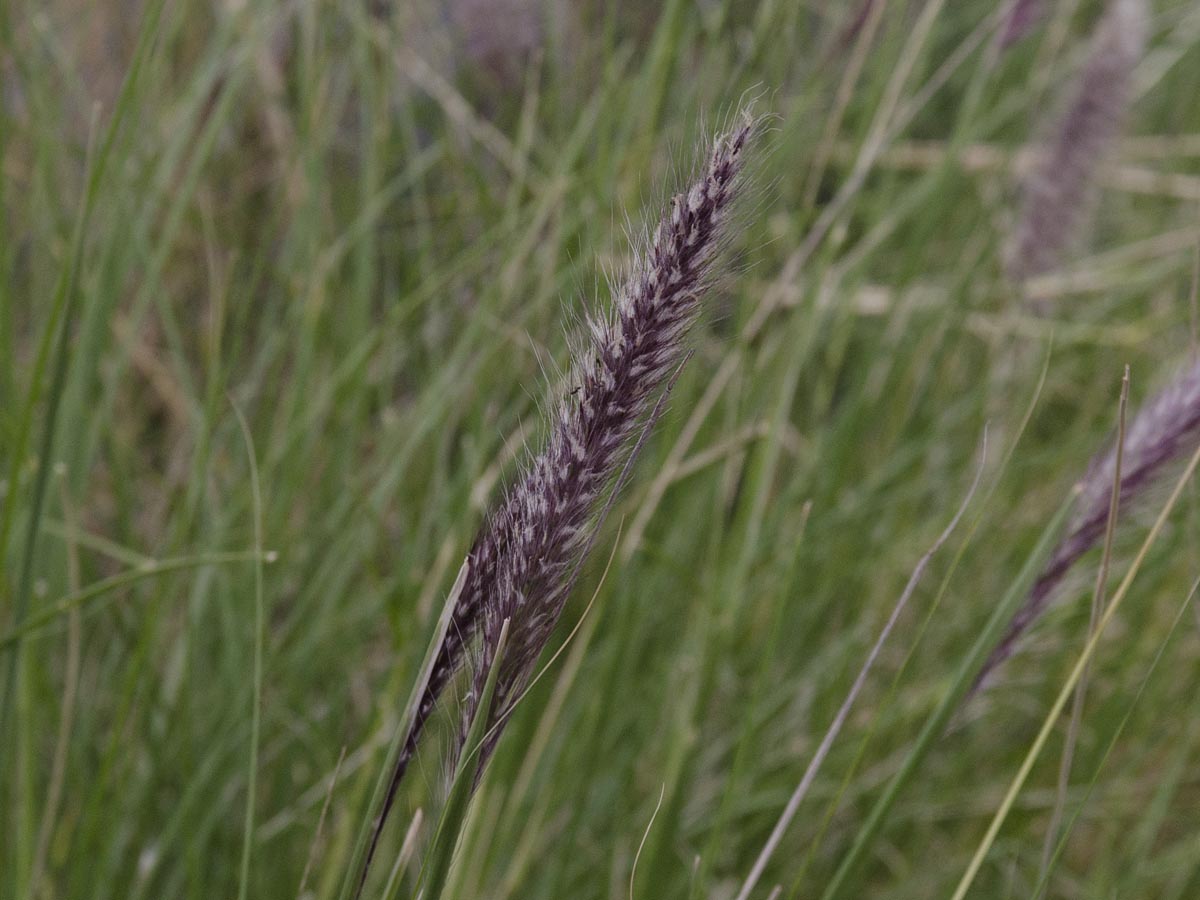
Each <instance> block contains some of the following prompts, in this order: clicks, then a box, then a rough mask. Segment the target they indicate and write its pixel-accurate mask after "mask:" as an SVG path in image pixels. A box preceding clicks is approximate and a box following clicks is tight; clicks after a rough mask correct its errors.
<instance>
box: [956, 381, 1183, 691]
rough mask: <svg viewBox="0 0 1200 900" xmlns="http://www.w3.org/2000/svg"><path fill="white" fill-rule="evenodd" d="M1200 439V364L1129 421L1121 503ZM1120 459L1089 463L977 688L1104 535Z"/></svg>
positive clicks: (1110, 455)
mask: <svg viewBox="0 0 1200 900" xmlns="http://www.w3.org/2000/svg"><path fill="white" fill-rule="evenodd" d="M1197 441H1200V363H1197V364H1194V365H1193V366H1192V367H1191V368H1190V369H1188V370H1187V371H1185V372H1184V373H1183V374H1182V375H1181V376H1179V377H1178V378H1176V379H1175V381H1173V382H1171V384H1169V385H1168V386H1167V387H1166V388H1164V389H1163V390H1162V391H1161V392H1160V393H1159V394H1158V395H1157V396H1155V397H1154V398H1153V399H1151V400H1149V401H1148V402H1147V403H1146V404H1145V405H1144V406H1143V407H1142V409H1141V411H1140V412H1139V413H1138V414H1137V416H1136V417H1135V418H1134V420H1133V422H1132V423H1130V426H1129V430H1128V432H1127V433H1126V435H1125V448H1124V458H1123V462H1122V467H1121V495H1120V498H1119V499H1120V503H1121V505H1122V506H1123V505H1125V504H1126V503H1127V502H1129V501H1131V500H1136V499H1137V498H1138V497H1139V496H1141V495H1142V494H1143V493H1144V492H1145V491H1146V489H1147V488H1148V487H1150V486H1151V485H1152V484H1153V483H1154V482H1155V480H1156V478H1157V477H1158V476H1159V475H1160V474H1162V472H1163V471H1164V470H1165V469H1166V468H1167V467H1168V466H1169V465H1170V464H1171V463H1172V462H1175V461H1177V460H1179V459H1180V458H1181V457H1183V456H1184V455H1185V454H1187V453H1188V452H1190V451H1192V450H1194V449H1195V447H1196V443H1197ZM1116 459H1117V448H1116V447H1115V446H1114V447H1112V448H1110V449H1109V450H1108V451H1107V452H1106V453H1104V454H1103V455H1101V456H1098V457H1097V458H1096V459H1094V460H1093V461H1092V464H1091V466H1089V467H1088V471H1087V473H1086V474H1085V475H1084V477H1083V480H1082V482H1081V483H1080V493H1079V499H1078V501H1077V507H1076V511H1075V513H1074V515H1073V516H1072V519H1071V524H1070V526H1069V527H1068V529H1067V534H1066V537H1064V538H1063V539H1062V540H1061V541H1060V542H1059V544H1058V546H1057V547H1055V549H1054V552H1053V553H1052V554H1051V556H1050V560H1049V562H1048V563H1046V566H1045V568H1044V569H1043V570H1042V573H1041V574H1040V575H1039V576H1038V579H1037V581H1035V582H1034V583H1033V587H1032V588H1031V589H1030V591H1029V596H1028V598H1026V600H1025V603H1024V605H1022V607H1021V608H1020V610H1018V611H1017V614H1016V615H1015V616H1014V617H1013V620H1012V622H1011V623H1010V625H1009V627H1008V631H1007V632H1005V635H1004V638H1003V639H1002V640H1001V641H1000V643H999V644H998V645H997V646H996V649H995V650H993V651H992V655H991V656H989V657H988V660H987V662H986V663H985V664H984V667H983V670H982V671H981V672H980V674H979V676H978V677H977V678H976V680H975V688H974V689H973V690H977V689H978V688H979V686H980V685H982V684H983V682H984V681H985V680H986V679H987V678H988V676H990V675H991V673H992V672H994V671H995V670H996V668H997V667H998V666H1000V665H1001V664H1002V663H1003V662H1004V661H1005V660H1007V659H1008V658H1009V657H1010V656H1012V655H1013V653H1014V652H1015V650H1016V648H1017V644H1018V642H1019V641H1020V639H1021V637H1022V636H1023V635H1024V634H1025V632H1026V631H1027V630H1028V628H1029V626H1030V625H1031V624H1032V623H1033V621H1034V620H1035V619H1036V618H1037V617H1038V616H1040V615H1041V614H1042V612H1043V611H1044V610H1045V609H1046V607H1047V606H1048V605H1049V604H1050V601H1051V600H1052V599H1053V598H1054V594H1055V591H1056V589H1057V588H1058V586H1059V585H1060V584H1061V583H1062V580H1063V578H1064V577H1065V576H1066V574H1067V572H1068V571H1070V569H1071V567H1072V566H1073V565H1074V564H1075V563H1076V562H1077V561H1078V560H1079V558H1080V557H1081V556H1083V555H1084V554H1085V553H1087V552H1088V550H1090V549H1091V548H1092V547H1094V546H1095V545H1096V543H1097V541H1099V540H1100V538H1101V536H1102V535H1103V534H1104V528H1105V524H1106V523H1107V521H1108V510H1109V501H1110V500H1111V499H1112V485H1113V480H1114V477H1115V474H1116V468H1115V467H1116Z"/></svg>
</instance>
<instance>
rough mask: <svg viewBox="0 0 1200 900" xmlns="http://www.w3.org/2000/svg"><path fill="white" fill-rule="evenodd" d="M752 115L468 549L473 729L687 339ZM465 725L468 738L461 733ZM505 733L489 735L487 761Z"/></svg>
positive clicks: (536, 643)
mask: <svg viewBox="0 0 1200 900" xmlns="http://www.w3.org/2000/svg"><path fill="white" fill-rule="evenodd" d="M756 127H757V126H756V122H755V120H754V119H752V118H751V117H750V116H749V115H742V116H741V117H740V118H739V120H738V124H737V125H736V126H735V127H733V128H732V129H731V130H730V131H729V132H727V133H726V134H723V135H722V136H720V137H718V138H717V139H716V141H715V142H714V143H713V145H712V148H711V151H710V153H709V155H708V159H707V164H706V166H705V168H704V170H703V172H702V173H701V174H700V175H699V177H698V178H697V179H696V180H695V181H694V183H693V184H692V185H691V186H690V187H689V188H688V189H687V190H686V191H685V192H683V193H681V194H677V195H676V196H675V197H673V198H672V199H671V201H670V203H669V205H668V207H667V209H666V210H665V211H664V213H663V214H662V217H661V219H660V220H659V223H658V227H657V228H656V229H655V230H654V233H653V236H652V237H651V239H650V240H649V242H648V246H647V247H645V249H644V250H643V251H642V252H641V253H639V254H638V255H637V257H636V259H635V261H634V263H633V265H632V267H631V270H630V271H629V273H628V275H627V276H626V278H625V280H624V281H623V283H622V284H621V285H620V287H619V288H618V289H617V290H616V296H615V298H614V305H613V309H612V310H611V311H610V312H609V313H608V314H607V315H605V316H603V317H598V318H592V319H590V320H589V322H588V327H587V329H586V337H585V341H584V343H583V344H582V345H581V346H579V347H578V348H577V349H576V351H575V354H574V359H575V362H574V367H573V371H572V373H571V376H570V388H569V390H568V391H567V392H566V393H564V394H563V396H562V397H561V398H560V400H559V402H558V406H557V410H556V412H555V414H554V419H553V424H552V427H551V431H550V435H549V438H548V440H547V442H546V445H545V447H544V449H543V450H542V451H541V453H539V454H538V455H537V456H535V457H534V458H532V459H531V460H530V461H529V463H528V466H527V467H526V470H525V472H524V474H523V475H522V476H521V478H520V479H519V481H518V482H517V483H516V485H515V487H514V488H513V489H512V490H511V491H510V492H509V493H508V496H507V498H506V501H505V502H504V504H503V505H502V506H501V507H500V509H499V510H498V511H497V512H496V514H495V515H494V516H493V517H492V518H491V520H490V521H489V524H488V527H487V533H488V535H489V537H488V538H487V539H486V540H485V541H483V542H481V543H479V544H477V546H476V549H475V550H474V551H472V557H471V565H472V568H476V567H477V566H478V567H479V569H480V571H484V570H485V569H486V577H485V578H484V579H483V580H482V583H481V585H480V589H481V592H482V593H481V596H480V602H481V609H480V615H479V618H480V619H481V621H482V640H481V642H480V648H479V654H478V660H477V665H476V667H475V674H474V684H473V686H472V689H471V691H470V693H469V694H468V696H467V700H466V703H465V704H464V717H465V721H466V722H467V723H468V724H469V723H470V721H471V719H472V718H473V716H474V714H475V712H476V704H477V701H478V697H479V693H480V690H481V689H482V686H483V684H484V682H485V681H486V679H487V676H488V672H489V670H490V668H491V665H492V660H493V652H494V649H495V646H496V641H497V639H498V638H499V634H500V628H501V626H502V624H503V622H504V621H505V620H506V619H508V620H510V625H509V636H508V648H507V650H506V652H505V656H504V659H503V661H502V663H501V666H502V668H501V671H500V673H499V678H498V680H497V686H496V694H495V699H494V702H493V709H492V712H491V717H490V718H491V721H492V722H493V723H496V722H500V721H502V720H503V719H504V718H505V717H506V716H507V714H508V712H509V711H511V708H512V705H513V704H514V703H515V702H516V700H517V699H518V697H519V694H520V692H521V690H522V689H523V688H524V687H525V686H526V684H527V683H528V680H529V678H530V676H531V674H532V669H533V666H534V663H535V662H536V661H537V658H538V656H539V655H540V654H541V652H542V650H543V648H544V647H545V646H546V643H547V642H548V641H549V639H550V636H551V634H552V632H553V630H554V627H555V625H556V624H557V622H558V619H559V616H560V615H561V613H562V610H563V606H564V604H565V603H566V600H567V595H568V593H569V591H570V588H571V586H572V584H573V580H574V579H573V572H574V571H575V570H576V568H577V566H578V565H579V564H580V563H581V561H582V556H583V555H584V554H585V553H586V550H587V548H588V546H589V543H590V542H589V538H590V536H591V534H592V531H593V529H594V527H595V523H596V514H597V512H598V510H599V507H600V504H601V500H602V498H603V497H604V496H605V494H606V492H607V491H608V490H609V489H611V488H612V487H613V482H614V476H615V475H616V474H617V472H618V470H619V468H620V467H621V465H622V463H623V462H624V460H625V458H626V456H627V454H628V452H629V450H630V448H631V446H632V444H633V442H634V440H635V438H636V437H637V435H638V433H639V431H640V429H641V428H642V427H643V426H644V425H645V423H646V421H647V417H648V416H649V414H650V412H651V409H652V408H653V407H654V406H655V404H656V401H657V399H658V398H659V396H660V394H661V392H662V391H663V389H664V387H665V386H666V384H667V381H668V379H669V378H670V376H671V373H672V371H673V370H674V368H675V367H677V366H678V365H679V364H680V363H681V361H682V359H683V355H684V353H685V349H686V344H685V340H684V338H685V335H686V333H687V331H688V328H689V326H691V325H692V323H693V322H694V321H695V319H696V316H697V314H698V312H699V308H700V297H701V295H702V294H703V293H704V292H705V290H706V289H707V288H708V287H709V286H710V284H711V280H712V275H713V263H714V261H715V259H716V257H717V254H718V251H719V250H720V248H721V246H722V243H723V239H724V237H725V234H726V224H727V220H728V214H729V210H730V206H731V204H732V202H733V200H734V199H735V197H736V196H737V194H738V189H739V185H740V180H741V179H740V175H741V172H742V163H743V155H744V152H745V149H746V145H747V142H748V141H749V140H750V139H751V137H752V136H753V134H754V132H755V130H756ZM465 730H466V729H465V728H464V733H465ZM499 732H500V728H495V729H493V730H492V733H491V737H490V739H489V743H488V744H487V745H486V746H485V747H484V750H483V758H486V756H487V755H488V754H489V753H490V750H491V748H492V747H493V746H494V743H495V740H496V738H497V737H498V735H499Z"/></svg>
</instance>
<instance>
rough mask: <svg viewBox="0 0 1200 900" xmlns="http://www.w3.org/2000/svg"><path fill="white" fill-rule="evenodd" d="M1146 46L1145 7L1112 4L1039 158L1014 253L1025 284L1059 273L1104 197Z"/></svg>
mask: <svg viewBox="0 0 1200 900" xmlns="http://www.w3.org/2000/svg"><path fill="white" fill-rule="evenodd" d="M1145 40H1146V10H1145V2H1144V0H1112V2H1111V3H1110V4H1109V6H1108V9H1107V10H1106V11H1105V13H1104V16H1103V17H1102V18H1101V20H1100V22H1099V24H1098V25H1097V26H1096V30H1095V33H1094V35H1093V38H1092V47H1091V51H1090V52H1089V54H1088V57H1087V61H1086V62H1085V63H1084V66H1083V70H1082V71H1081V72H1080V73H1079V76H1078V78H1077V79H1076V80H1075V82H1074V84H1073V85H1072V87H1071V89H1070V91H1069V93H1068V97H1067V102H1066V104H1065V106H1064V108H1063V111H1062V113H1061V114H1060V116H1059V117H1058V119H1057V120H1055V122H1054V125H1053V127H1052V128H1051V129H1050V132H1049V136H1048V138H1047V140H1046V141H1045V142H1044V143H1043V145H1042V146H1041V147H1040V148H1038V151H1037V153H1036V154H1035V157H1036V158H1035V161H1034V164H1033V168H1032V170H1031V171H1030V173H1029V175H1028V177H1027V178H1026V180H1025V184H1024V190H1023V194H1024V196H1023V199H1022V204H1021V211H1020V214H1019V217H1018V220H1017V227H1016V230H1015V231H1014V234H1013V238H1012V242H1011V244H1010V246H1009V249H1008V254H1007V259H1006V268H1007V271H1008V274H1009V277H1010V278H1012V279H1013V280H1014V281H1017V282H1020V281H1024V280H1025V279H1027V278H1031V277H1033V276H1036V275H1041V274H1043V273H1045V272H1048V271H1050V270H1051V269H1053V268H1055V267H1056V266H1057V265H1058V264H1059V262H1060V261H1061V259H1062V257H1063V254H1064V253H1065V252H1066V251H1067V250H1068V249H1069V248H1070V246H1071V245H1072V244H1073V243H1074V242H1075V241H1076V239H1077V238H1078V235H1079V232H1080V230H1081V227H1082V225H1083V223H1084V222H1085V220H1086V219H1087V217H1088V214H1089V212H1090V210H1091V207H1092V204H1093V202H1094V199H1095V193H1096V173H1097V170H1098V169H1099V167H1100V164H1101V163H1102V162H1103V161H1104V158H1105V156H1106V155H1107V153H1108V151H1109V150H1110V149H1111V145H1112V144H1113V141H1114V139H1115V138H1116V137H1117V135H1118V134H1119V133H1120V130H1121V127H1122V124H1123V122H1124V119H1125V116H1126V114H1127V112H1128V108H1129V104H1130V102H1131V100H1132V98H1133V70H1134V67H1135V66H1136V65H1137V63H1138V61H1139V60H1140V59H1141V56H1142V51H1143V49H1144V46H1145Z"/></svg>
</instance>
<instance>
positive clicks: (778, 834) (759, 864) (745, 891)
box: [737, 427, 987, 900]
mask: <svg viewBox="0 0 1200 900" xmlns="http://www.w3.org/2000/svg"><path fill="white" fill-rule="evenodd" d="M986 462H987V428H986V427H985V428H984V432H983V442H982V446H981V447H980V451H979V464H978V466H977V467H976V469H975V478H974V480H973V481H972V482H971V487H970V488H969V489H968V490H967V495H966V496H965V497H964V498H963V501H962V503H961V504H960V505H959V507H958V511H957V512H955V514H954V518H952V519H951V520H950V524H949V525H947V526H946V528H945V529H944V530H943V531H942V533H941V534H940V535H938V538H937V540H936V541H934V542H933V546H932V547H930V548H929V549H928V550H927V551H926V552H925V555H924V556H922V557H921V558H920V559H919V560H918V561H917V564H916V566H915V567H914V568H913V571H912V575H910V576H909V579H908V583H907V584H906V585H905V586H904V590H903V591H902V592H901V593H900V599H898V600H897V601H896V605H895V606H894V607H893V608H892V612H891V615H890V616H888V620H887V623H886V624H885V625H884V626H883V630H882V631H880V632H879V637H878V638H876V640H875V644H874V646H872V647H871V651H870V653H868V654H867V658H866V660H865V661H864V662H863V664H862V668H861V669H859V671H858V675H857V677H855V679H854V684H853V685H851V687H850V691H849V692H848V693H847V694H846V699H845V700H843V701H842V705H841V708H840V709H838V711H837V715H836V716H834V718H833V722H831V723H830V725H829V728H828V730H827V731H826V732H825V736H824V737H823V738H822V739H821V743H820V745H819V746H818V747H817V752H816V753H815V754H813V758H812V761H811V762H810V763H809V764H808V768H807V769H805V770H804V775H803V777H801V779H800V784H798V785H797V786H796V790H795V791H793V792H792V796H791V797H790V798H789V799H788V802H787V806H785V807H784V810H783V813H782V814H781V815H780V816H779V821H778V822H776V823H775V828H774V829H773V830H772V832H771V836H770V837H769V838H767V843H766V844H765V845H764V846H763V849H762V852H761V853H759V855H758V859H756V860H755V861H754V867H753V868H752V869H751V870H750V874H749V875H747V876H746V881H745V883H743V884H742V889H741V891H740V892H739V893H738V895H737V900H749V897H750V892H751V891H752V890H754V886H755V885H756V884H758V880H759V879H760V878H761V877H762V874H763V872H764V871H765V870H766V867H767V863H768V861H770V858H771V856H772V855H773V854H774V852H775V850H776V849H777V848H778V847H779V844H780V842H781V841H782V840H783V835H784V832H786V831H787V828H788V825H790V824H791V821H792V819H793V818H794V817H795V815H796V811H797V810H798V809H799V808H800V804H801V802H803V800H804V798H805V797H806V796H807V795H808V790H809V788H810V787H812V783H813V781H814V779H815V778H816V777H817V770H819V769H820V768H821V764H822V763H823V762H824V761H825V757H826V756H828V755H829V749H830V747H832V746H833V742H834V740H835V739H836V738H837V736H838V734H839V733H840V732H841V730H842V726H843V725H845V724H846V719H847V718H848V717H849V715H850V708H851V707H852V706H853V705H854V701H855V700H856V699H858V695H859V692H861V691H862V688H863V685H864V684H866V681H867V675H868V674H870V672H871V669H872V668H873V667H874V665H875V660H876V659H878V657H879V652H880V650H882V649H883V645H884V643H885V642H886V641H887V639H888V636H889V635H890V634H891V633H892V629H893V628H894V627H895V626H896V622H897V621H899V619H900V614H901V613H902V612H903V611H904V609H905V607H906V606H907V605H908V601H909V599H910V598H911V597H912V595H913V592H914V591H915V590H916V588H917V583H918V582H920V580H921V576H922V575H923V574H924V573H925V569H926V567H927V566H928V565H929V561H930V560H931V559H933V556H934V554H935V553H937V551H938V550H939V549H941V547H942V545H943V544H944V543H946V541H947V540H948V539H949V537H950V535H951V534H952V533H953V531H954V529H955V528H956V527H957V526H958V523H959V521H960V520H961V519H962V517H963V514H964V513H966V511H967V506H968V505H969V504H970V503H971V498H972V497H974V496H975V490H976V488H978V487H979V479H980V478H981V477H982V476H983V467H984V464H985V463H986Z"/></svg>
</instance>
